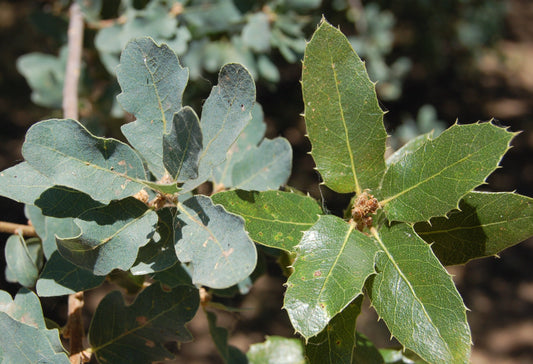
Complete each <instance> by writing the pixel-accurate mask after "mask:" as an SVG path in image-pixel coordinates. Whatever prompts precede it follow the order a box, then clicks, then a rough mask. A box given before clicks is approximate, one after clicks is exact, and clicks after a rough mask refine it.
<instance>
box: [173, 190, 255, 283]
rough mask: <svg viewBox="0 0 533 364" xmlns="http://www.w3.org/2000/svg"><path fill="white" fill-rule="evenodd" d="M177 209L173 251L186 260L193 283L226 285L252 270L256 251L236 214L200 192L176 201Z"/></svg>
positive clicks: (243, 276) (245, 275) (238, 280)
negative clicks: (215, 203) (214, 202)
mask: <svg viewBox="0 0 533 364" xmlns="http://www.w3.org/2000/svg"><path fill="white" fill-rule="evenodd" d="M178 209H179V214H178V215H177V216H176V220H175V229H176V245H175V247H176V254H177V256H178V259H179V260H180V261H181V262H183V263H190V269H191V272H192V280H193V283H194V284H201V285H205V286H208V287H211V288H227V287H230V286H232V285H234V284H237V283H239V282H240V281H242V280H244V279H245V278H246V277H248V276H249V275H250V274H251V273H252V271H253V270H254V268H255V265H256V262H257V251H256V249H255V246H254V244H253V242H252V240H251V239H250V237H249V236H248V234H247V233H246V231H245V230H244V220H243V219H242V218H241V217H240V216H237V215H233V214H231V213H229V212H227V211H226V210H225V209H224V208H223V207H222V206H220V205H214V204H213V202H212V200H211V199H210V198H209V197H206V196H201V195H199V196H194V197H191V198H189V199H188V200H186V201H185V202H183V203H180V204H179V206H178Z"/></svg>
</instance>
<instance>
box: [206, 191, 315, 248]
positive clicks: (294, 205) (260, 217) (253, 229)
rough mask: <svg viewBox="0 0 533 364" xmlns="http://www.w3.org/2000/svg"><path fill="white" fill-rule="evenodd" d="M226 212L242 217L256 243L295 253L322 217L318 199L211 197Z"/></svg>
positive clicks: (251, 194)
mask: <svg viewBox="0 0 533 364" xmlns="http://www.w3.org/2000/svg"><path fill="white" fill-rule="evenodd" d="M212 199H213V201H214V202H215V203H218V204H221V205H223V206H224V207H225V208H226V210H228V211H229V212H232V213H234V214H237V215H239V216H242V217H243V218H244V221H245V226H246V231H248V232H249V233H250V237H251V238H252V240H253V241H255V242H256V243H259V244H262V245H266V246H269V247H272V248H277V249H282V250H285V251H287V252H294V250H295V248H294V246H295V245H296V244H298V242H299V241H300V239H301V238H302V234H303V232H304V231H305V230H307V229H309V228H311V227H312V226H313V225H314V224H315V223H316V221H317V220H318V216H319V215H320V214H321V213H322V210H321V209H320V206H319V205H318V203H317V202H316V200H315V199H313V198H311V197H309V196H301V195H297V194H296V193H292V192H282V191H264V192H247V191H239V190H236V191H226V192H220V193H217V194H215V195H213V197H212Z"/></svg>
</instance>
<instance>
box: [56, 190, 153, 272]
mask: <svg viewBox="0 0 533 364" xmlns="http://www.w3.org/2000/svg"><path fill="white" fill-rule="evenodd" d="M75 223H76V225H78V226H79V228H80V230H81V234H80V235H78V236H75V237H65V238H63V237H56V242H57V248H58V250H59V252H60V253H61V255H62V256H63V257H64V258H65V259H67V260H69V261H70V262H72V263H74V264H76V265H77V266H79V267H82V268H85V269H88V270H90V271H91V272H92V273H93V274H95V275H107V274H108V273H109V272H111V271H112V270H113V269H121V270H128V269H129V268H131V266H132V265H133V264H134V262H135V259H136V257H137V254H138V250H139V248H140V247H142V246H144V245H146V244H147V243H148V242H149V241H150V239H151V236H152V234H153V233H154V231H155V224H156V223H157V214H156V213H155V212H154V211H152V210H149V209H148V208H147V206H146V205H145V204H143V203H142V202H140V201H139V200H136V199H135V198H133V197H129V198H127V199H124V200H120V201H113V202H111V203H110V204H109V205H107V206H104V207H101V208H95V209H92V210H88V211H86V212H85V213H83V214H82V215H80V216H79V217H78V218H77V219H75Z"/></svg>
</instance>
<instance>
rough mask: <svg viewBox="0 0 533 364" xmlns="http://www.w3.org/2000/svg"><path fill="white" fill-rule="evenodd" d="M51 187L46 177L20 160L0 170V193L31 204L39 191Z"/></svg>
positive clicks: (38, 194) (37, 196)
mask: <svg viewBox="0 0 533 364" xmlns="http://www.w3.org/2000/svg"><path fill="white" fill-rule="evenodd" d="M50 187H52V182H51V181H50V180H49V179H48V177H46V176H44V175H43V174H41V173H39V172H37V170H35V169H34V168H33V167H32V166H31V165H30V164H29V163H28V162H22V163H19V164H16V165H14V166H13V167H11V168H8V169H5V170H3V171H2V172H0V195H2V196H5V197H8V198H10V199H12V200H15V201H18V202H22V203H25V204H31V205H33V203H34V201H35V200H36V199H38V198H39V196H40V195H41V193H43V192H44V191H46V190H47V189H48V188H50Z"/></svg>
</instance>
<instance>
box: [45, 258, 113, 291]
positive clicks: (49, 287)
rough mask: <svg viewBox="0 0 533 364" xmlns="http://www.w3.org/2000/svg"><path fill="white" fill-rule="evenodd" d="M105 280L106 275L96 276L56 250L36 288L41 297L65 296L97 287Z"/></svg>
mask: <svg viewBox="0 0 533 364" xmlns="http://www.w3.org/2000/svg"><path fill="white" fill-rule="evenodd" d="M104 280H105V276H95V275H93V274H92V273H91V272H89V271H88V270H86V269H83V268H80V267H78V266H76V265H74V264H72V263H71V262H69V261H68V260H66V259H65V258H63V257H62V256H61V254H59V252H57V251H55V252H54V253H53V254H52V256H51V257H50V259H49V260H48V261H47V262H46V264H45V266H44V268H43V271H42V272H41V275H40V276H39V279H38V280H37V284H36V285H35V289H36V291H37V294H38V295H39V296H40V297H51V296H63V295H68V294H74V293H76V292H80V291H86V290H89V289H93V288H96V287H98V286H99V285H101V284H102V283H104Z"/></svg>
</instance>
